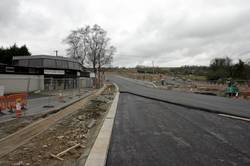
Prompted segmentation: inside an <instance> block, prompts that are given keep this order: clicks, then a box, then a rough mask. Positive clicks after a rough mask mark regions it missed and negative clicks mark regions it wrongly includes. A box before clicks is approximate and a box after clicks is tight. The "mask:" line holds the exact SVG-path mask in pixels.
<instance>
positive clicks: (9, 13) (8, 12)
mask: <svg viewBox="0 0 250 166" xmlns="http://www.w3.org/2000/svg"><path fill="white" fill-rule="evenodd" d="M19 6H20V2H19V1H18V0H1V2H0V25H1V26H3V27H4V26H6V25H9V24H10V23H11V22H13V20H14V19H15V18H16V17H17V16H18V12H19Z"/></svg>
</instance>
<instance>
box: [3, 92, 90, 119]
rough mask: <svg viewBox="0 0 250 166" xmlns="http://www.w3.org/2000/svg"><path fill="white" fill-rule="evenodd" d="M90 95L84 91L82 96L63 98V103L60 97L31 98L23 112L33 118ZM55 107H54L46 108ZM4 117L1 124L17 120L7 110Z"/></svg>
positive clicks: (13, 114)
mask: <svg viewBox="0 0 250 166" xmlns="http://www.w3.org/2000/svg"><path fill="white" fill-rule="evenodd" d="M88 95H90V91H89V92H88V91H84V93H81V94H80V95H76V94H75V95H71V96H65V97H63V101H64V102H62V101H60V99H59V97H58V96H47V97H35V98H33V97H30V98H29V99H28V103H27V109H26V110H24V111H23V115H24V116H31V115H36V114H45V113H48V112H50V111H53V110H56V109H60V108H63V107H65V106H67V105H70V104H71V103H72V102H74V101H77V100H79V99H81V98H84V97H87V96H88ZM44 106H53V107H47V108H46V107H44ZM3 113H4V115H1V116H0V122H4V121H8V120H12V119H15V113H10V112H8V111H7V110H5V111H3Z"/></svg>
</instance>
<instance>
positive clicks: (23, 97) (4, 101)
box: [0, 93, 28, 112]
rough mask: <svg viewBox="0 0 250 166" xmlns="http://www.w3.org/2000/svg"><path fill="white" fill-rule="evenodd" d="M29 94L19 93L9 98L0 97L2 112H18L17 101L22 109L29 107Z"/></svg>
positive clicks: (0, 109)
mask: <svg viewBox="0 0 250 166" xmlns="http://www.w3.org/2000/svg"><path fill="white" fill-rule="evenodd" d="M27 97H28V95H27V93H19V94H13V95H8V96H0V112H1V111H3V110H5V109H9V110H10V111H14V110H16V104H17V101H18V102H19V104H20V106H21V109H23V108H25V107H26V106H27Z"/></svg>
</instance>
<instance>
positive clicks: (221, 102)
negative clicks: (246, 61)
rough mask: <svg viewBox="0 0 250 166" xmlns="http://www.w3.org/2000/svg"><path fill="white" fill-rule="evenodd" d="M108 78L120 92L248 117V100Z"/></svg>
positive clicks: (249, 111) (112, 77) (125, 79)
mask: <svg viewBox="0 0 250 166" xmlns="http://www.w3.org/2000/svg"><path fill="white" fill-rule="evenodd" d="M108 79H109V80H110V81H112V82H115V83H116V84H117V85H118V86H119V88H120V92H127V93H132V94H136V95H141V96H144V97H147V98H153V99H157V100H161V101H165V102H169V103H171V104H177V105H180V106H185V107H188V108H194V109H201V110H203V111H208V112H214V113H225V114H229V115H235V116H240V117H244V118H250V101H246V100H240V99H229V98H226V97H219V96H210V95H202V94H195V93H191V92H190V93H187V92H178V91H171V90H162V89H157V88H153V86H151V87H150V86H149V84H148V83H145V82H144V81H141V82H140V81H137V80H133V79H128V78H123V77H120V76H110V77H108Z"/></svg>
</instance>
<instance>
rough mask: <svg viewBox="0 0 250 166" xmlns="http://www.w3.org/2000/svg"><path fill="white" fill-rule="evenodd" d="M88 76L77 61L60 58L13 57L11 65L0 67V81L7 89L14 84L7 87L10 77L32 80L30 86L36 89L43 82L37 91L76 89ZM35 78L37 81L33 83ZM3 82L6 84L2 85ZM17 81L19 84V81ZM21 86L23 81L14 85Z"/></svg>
mask: <svg viewBox="0 0 250 166" xmlns="http://www.w3.org/2000/svg"><path fill="white" fill-rule="evenodd" d="M89 76H90V72H89V71H88V70H87V69H86V68H84V67H83V66H82V65H81V64H80V63H79V62H78V61H77V60H74V59H72V58H67V57H61V56H49V55H33V56H14V57H13V64H12V65H0V80H1V82H2V84H4V85H5V86H6V87H9V88H10V87H11V88H12V87H13V85H14V82H12V83H13V84H12V85H11V84H9V85H8V83H10V82H11V81H10V80H7V79H8V78H12V77H13V78H15V79H17V78H19V77H20V78H22V79H24V78H27V80H30V78H32V80H33V82H34V83H33V84H32V85H34V86H33V87H38V86H36V85H38V83H39V82H43V84H42V86H41V85H39V87H42V88H39V89H41V90H43V89H45V90H46V89H47V90H56V89H70V88H77V87H79V85H80V84H81V82H80V80H81V79H82V80H83V78H86V77H89ZM35 77H37V78H39V79H37V80H36V81H35V79H34V78H35ZM86 79H87V78H86ZM4 81H5V82H6V81H7V82H6V83H3V82H4ZM18 81H19V82H21V80H20V79H19V80H18ZM26 82H27V81H26ZM23 84H26V83H25V81H23V83H19V84H15V85H19V87H21V85H23ZM39 84H40V83H39ZM84 86H85V85H84ZM89 86H91V85H89ZM15 87H17V86H15ZM23 87H25V85H23ZM20 89H24V88H20ZM33 89H38V88H33ZM12 91H14V90H10V92H12ZM19 91H21V90H19ZM30 91H32V90H30Z"/></svg>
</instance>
